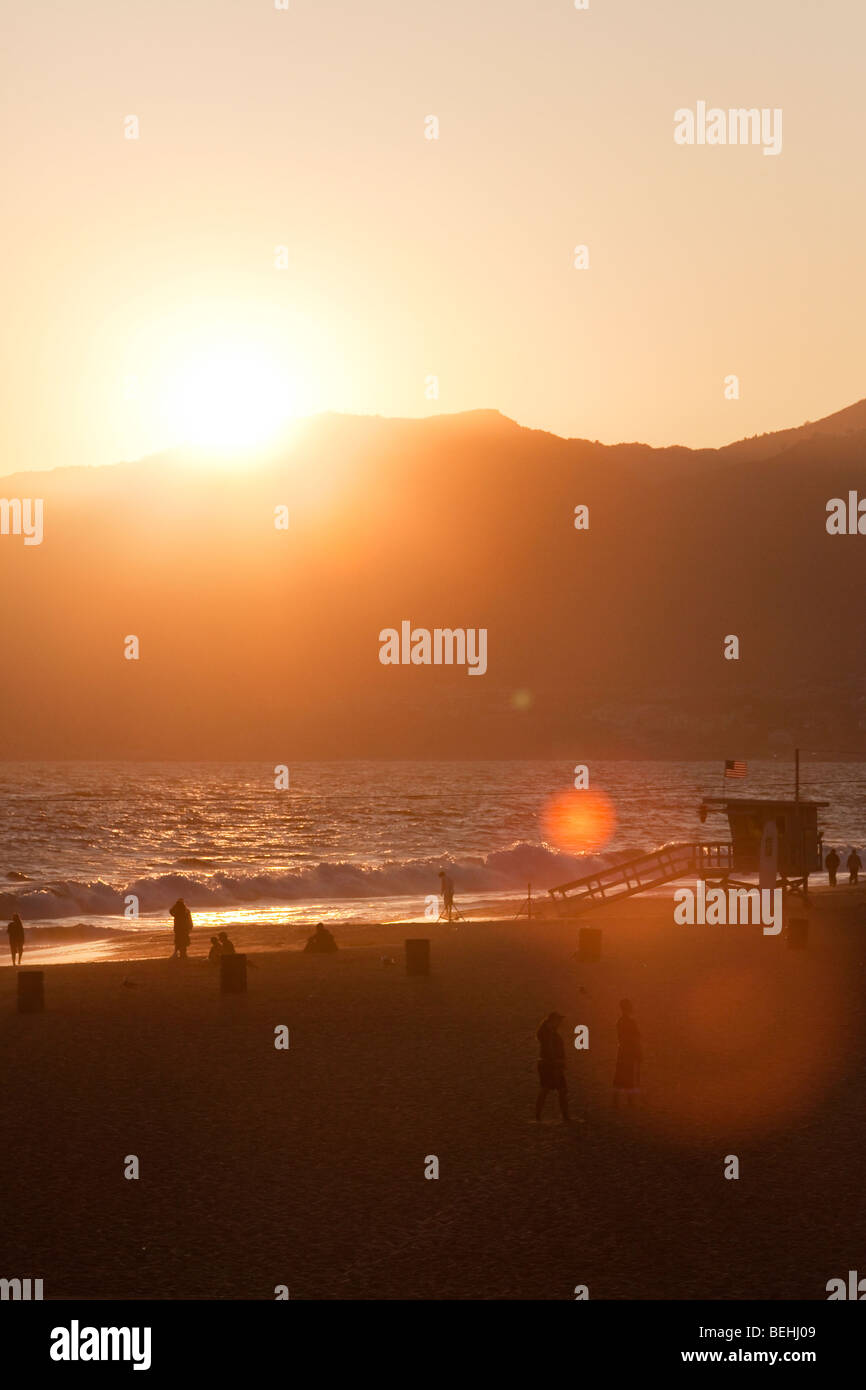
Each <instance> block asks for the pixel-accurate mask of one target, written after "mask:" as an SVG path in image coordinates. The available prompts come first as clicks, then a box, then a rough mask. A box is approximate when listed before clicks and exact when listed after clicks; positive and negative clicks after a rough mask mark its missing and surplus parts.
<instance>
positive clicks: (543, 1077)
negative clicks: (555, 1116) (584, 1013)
mask: <svg viewBox="0 0 866 1390" xmlns="http://www.w3.org/2000/svg"><path fill="white" fill-rule="evenodd" d="M562 1019H563V1015H562V1014H557V1013H552V1014H548V1015H547V1018H546V1019H545V1020H544V1022H543V1023H542V1024H541V1025H540V1026H539V1029H538V1032H537V1033H536V1034H535V1036H536V1038H537V1039H538V1045H539V1048H540V1050H541V1051H540V1056H539V1061H538V1080H539V1091H538V1099H537V1101H536V1102H535V1120H536V1123H537V1124H540V1123H541V1114H542V1111H543V1110H544V1103H545V1101H546V1100H547V1095H548V1092H549V1091H556V1094H557V1096H558V1097H559V1112H560V1114H561V1115H562V1122H563V1124H566V1125H567V1124H568V1122H569V1117H568V1087H567V1086H566V1084H565V1047H564V1045H563V1041H562V1038H561V1037H560V1036H559V1031H558V1030H559V1025H560V1023H561V1022H562Z"/></svg>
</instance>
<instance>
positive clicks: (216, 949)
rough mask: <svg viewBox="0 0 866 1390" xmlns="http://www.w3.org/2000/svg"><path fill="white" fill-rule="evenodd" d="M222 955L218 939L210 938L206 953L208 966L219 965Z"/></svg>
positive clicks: (215, 937)
mask: <svg viewBox="0 0 866 1390" xmlns="http://www.w3.org/2000/svg"><path fill="white" fill-rule="evenodd" d="M222 953H223V948H222V944H221V942H220V939H219V937H218V936H212V937H211V939H210V950H209V951H208V953H207V960H208V965H219V961H220V956H221V955H222Z"/></svg>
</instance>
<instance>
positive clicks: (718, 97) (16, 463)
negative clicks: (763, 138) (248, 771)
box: [0, 0, 866, 472]
mask: <svg viewBox="0 0 866 1390" xmlns="http://www.w3.org/2000/svg"><path fill="white" fill-rule="evenodd" d="M288 3H289V9H288V12H281V11H277V10H275V9H274V7H273V0H180V2H179V0H148V3H147V4H138V3H132V2H131V0H124V3H118V0H79V2H78V3H76V4H74V5H69V4H68V3H65V0H62V2H61V0H50V2H47V3H40V4H34V5H20V4H19V5H15V6H14V7H7V12H6V16H5V18H4V20H3V22H2V24H3V31H2V35H0V38H2V43H0V51H2V54H3V56H2V58H0V79H2V80H0V93H2V95H0V173H2V181H3V188H4V226H3V232H2V237H3V243H4V255H3V280H4V326H3V330H2V335H0V354H2V357H0V372H2V381H3V397H4V402H3V412H2V426H0V428H2V442H3V454H4V460H3V462H4V466H3V471H4V472H11V471H13V470H17V469H21V468H28V467H38V468H44V467H55V466H57V465H61V464H78V463H93V464H102V463H110V462H113V461H115V460H117V459H120V458H133V457H138V456H141V455H143V454H146V453H149V452H152V451H154V450H157V449H160V448H163V447H165V446H167V445H169V444H172V443H175V442H177V441H178V439H179V438H182V437H183V436H184V430H185V429H187V427H189V425H190V421H191V420H192V421H193V426H194V427H198V428H200V426H201V420H202V416H203V414H205V415H206V414H207V411H208V403H209V399H210V397H209V396H208V394H207V392H205V394H204V396H202V394H201V391H200V390H199V388H197V387H196V385H195V383H196V382H198V381H200V380H201V378H202V375H204V376H207V375H208V373H209V372H212V370H213V369H214V363H216V364H217V382H216V385H215V386H212V388H211V390H212V396H213V399H214V402H215V406H214V408H215V410H217V411H218V410H219V409H220V408H222V407H224V399H223V398H224V395H225V393H224V391H223V388H222V384H221V381H222V378H221V377H220V373H222V376H223V377H226V378H227V379H231V377H232V373H233V371H234V365H233V364H235V363H237V362H238V361H241V362H243V363H246V369H245V372H244V373H242V375H243V379H244V381H245V382H246V383H247V386H245V388H244V393H243V399H240V400H239V401H237V402H235V403H234V404H233V406H232V409H233V411H234V415H233V416H232V417H231V418H230V419H229V421H228V425H229V426H231V425H233V424H237V425H239V427H240V428H239V432H240V434H241V435H243V426H244V424H245V419H244V413H246V420H247V421H250V419H251V417H253V416H255V417H256V418H257V419H258V420H259V421H260V422H261V421H262V420H264V421H265V423H267V420H268V418H269V416H270V414H272V413H273V407H274V401H273V400H272V398H271V395H270V394H269V393H270V392H271V383H272V382H273V380H275V379H276V380H277V381H278V383H279V384H280V385H279V390H280V392H281V400H282V397H283V396H284V397H285V402H286V407H285V408H286V409H290V410H292V411H296V412H300V413H308V412H311V411H318V410H344V411H350V412H359V413H368V412H373V413H381V414H386V415H424V414H428V413H431V412H434V411H440V410H441V411H445V412H452V411H459V410H466V409H473V408H476V407H496V408H498V409H500V410H502V411H503V412H504V413H506V414H507V415H510V416H512V417H513V418H515V419H516V420H518V421H519V422H521V423H523V424H528V425H532V426H537V427H542V428H545V429H550V430H553V431H555V432H557V433H560V434H565V435H579V436H585V437H588V438H598V439H601V440H603V441H605V442H615V441H619V440H635V439H641V440H646V441H648V442H650V443H654V444H664V443H671V442H679V443H687V444H692V445H701V444H719V443H723V442H726V441H728V440H731V439H734V438H738V437H741V436H744V435H747V434H752V433H756V432H761V431H764V430H771V429H777V428H783V427H786V426H790V425H796V424H799V423H801V422H802V421H803V420H805V419H807V418H811V419H816V418H818V417H820V416H821V415H824V414H828V413H830V412H831V411H833V410H836V409H838V408H840V407H842V406H844V405H847V404H849V403H850V402H852V401H854V400H856V399H859V398H861V397H862V396H864V395H866V384H864V372H863V364H862V352H863V349H862V345H861V336H862V335H861V332H860V320H861V318H862V311H861V303H860V300H861V290H862V285H863V270H862V225H863V211H864V208H863V201H864V195H863V180H862V164H863V160H862V149H863V145H864V135H866V102H864V98H863V97H862V95H861V92H862V80H861V72H860V68H861V66H862V53H863V50H864V41H866V19H864V12H863V8H862V5H860V4H859V3H855V0H838V2H837V3H835V4H834V5H832V6H816V5H813V4H802V5H791V4H790V0H730V2H729V3H726V4H722V5H713V6H710V5H704V4H695V2H694V0H657V2H655V3H654V2H653V0H649V2H648V0H590V8H589V10H588V11H585V12H581V11H577V10H576V9H575V8H574V5H573V0H477V3H472V4H467V3H466V0H437V3H435V4H434V3H420V2H419V0H377V2H376V3H374V4H369V5H365V4H360V3H357V0H335V3H327V0H288ZM699 100H706V101H707V102H708V103H709V104H710V105H713V104H716V105H718V106H721V107H723V108H724V107H729V106H755V107H758V108H762V107H770V108H776V107H779V108H781V109H782V111H783V130H784V143H783V149H782V153H781V154H780V155H779V156H778V157H776V158H768V157H765V156H764V155H763V153H762V151H761V149H760V148H751V147H745V148H743V147H739V148H731V147H724V148H709V147H702V148H699V147H681V146H678V145H677V144H675V142H674V140H673V128H674V111H675V110H676V109H677V108H680V107H694V106H695V104H696V102H697V101H699ZM131 114H132V115H136V116H137V117H138V119H139V122H140V138H139V139H138V140H127V139H124V118H125V117H126V116H128V115H131ZM431 114H435V115H436V116H438V118H439V121H440V138H439V140H438V141H429V140H426V139H425V138H424V122H425V117H427V116H428V115H431ZM578 243H586V244H588V246H589V248H590V268H589V270H586V271H576V270H575V269H574V268H573V265H572V258H573V248H574V246H575V245H576V244H578ZM277 246H286V247H287V248H288V263H289V267H288V269H286V270H277V269H275V267H274V252H275V247H277ZM729 373H736V374H738V375H739V377H740V382H741V399H740V400H739V401H727V400H725V398H724V394H723V383H724V378H725V376H726V375H727V374H729ZM429 375H436V376H438V377H439V382H440V395H439V399H438V401H435V400H434V401H431V400H429V399H427V398H426V397H425V381H426V378H427V377H428V376H429ZM256 383H259V384H258V386H257V385H256ZM197 390H198V391H199V394H198V395H196V394H195V393H196V391H197ZM190 393H192V399H190ZM280 408H282V405H281V407H280ZM215 418H216V425H217V429H216V433H217V434H219V432H220V429H221V428H222V423H223V421H222V416H220V415H219V414H217V415H216V417H215Z"/></svg>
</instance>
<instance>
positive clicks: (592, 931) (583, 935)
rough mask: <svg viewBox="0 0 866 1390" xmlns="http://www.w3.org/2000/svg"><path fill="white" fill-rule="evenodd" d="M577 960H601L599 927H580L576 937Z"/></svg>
mask: <svg viewBox="0 0 866 1390" xmlns="http://www.w3.org/2000/svg"><path fill="white" fill-rule="evenodd" d="M577 956H578V960H582V961H591V960H601V927H581V928H580V931H579V932H578V937H577Z"/></svg>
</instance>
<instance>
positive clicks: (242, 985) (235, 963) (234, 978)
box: [220, 951, 247, 994]
mask: <svg viewBox="0 0 866 1390" xmlns="http://www.w3.org/2000/svg"><path fill="white" fill-rule="evenodd" d="M246 992H247V958H246V956H244V955H241V954H239V953H238V952H237V951H235V952H234V953H233V954H229V955H227V956H220V993H221V994H246Z"/></svg>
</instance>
